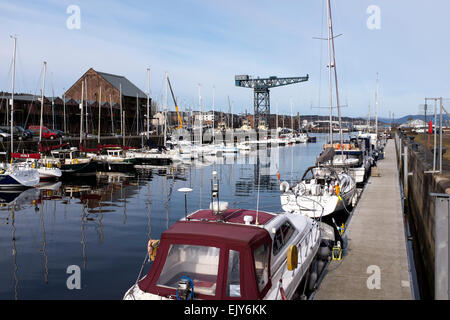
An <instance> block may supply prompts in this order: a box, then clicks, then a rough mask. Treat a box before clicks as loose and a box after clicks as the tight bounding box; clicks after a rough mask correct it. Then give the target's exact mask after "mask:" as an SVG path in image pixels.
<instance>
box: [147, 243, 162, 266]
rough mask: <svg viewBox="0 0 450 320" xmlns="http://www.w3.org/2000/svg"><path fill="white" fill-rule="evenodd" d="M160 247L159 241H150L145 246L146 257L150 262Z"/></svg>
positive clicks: (153, 259)
mask: <svg viewBox="0 0 450 320" xmlns="http://www.w3.org/2000/svg"><path fill="white" fill-rule="evenodd" d="M159 245H160V240H153V239H150V240H149V241H148V244H147V250H148V255H149V257H150V260H152V261H155V257H156V253H157V252H158V248H159Z"/></svg>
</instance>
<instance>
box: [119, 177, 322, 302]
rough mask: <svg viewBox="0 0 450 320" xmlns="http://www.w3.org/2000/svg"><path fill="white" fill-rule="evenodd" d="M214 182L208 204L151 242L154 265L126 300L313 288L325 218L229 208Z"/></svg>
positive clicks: (281, 295)
mask: <svg viewBox="0 0 450 320" xmlns="http://www.w3.org/2000/svg"><path fill="white" fill-rule="evenodd" d="M213 174H214V173H213ZM214 185H215V184H214V183H212V186H213V191H212V194H213V196H212V200H213V202H212V203H211V205H210V208H209V209H202V210H197V211H195V212H193V213H191V214H189V215H187V216H186V217H185V218H183V219H181V220H180V221H178V222H176V223H174V224H173V225H172V226H171V227H170V228H169V229H168V230H166V231H165V232H163V233H162V235H161V240H156V241H154V240H150V241H149V253H148V254H149V255H150V259H151V260H152V261H154V262H153V264H152V266H151V268H150V270H149V272H148V274H147V275H145V276H144V277H142V278H141V275H139V277H138V279H139V280H138V281H137V282H136V284H135V285H133V286H132V287H131V288H130V289H129V290H128V291H127V292H126V293H125V295H124V299H126V300H133V299H136V300H139V299H149V300H162V299H172V300H175V299H177V300H191V299H214V300H222V299H241V300H255V299H267V300H277V299H280V300H281V299H292V298H293V297H294V296H295V294H296V293H298V291H297V289H299V290H300V291H303V293H304V292H305V291H306V288H305V287H303V286H302V287H301V288H300V284H301V283H305V286H306V283H308V286H309V287H313V286H314V283H315V279H317V267H316V266H317V263H316V262H317V259H319V258H318V256H317V253H318V251H319V248H320V239H321V237H320V226H319V223H318V222H317V221H315V220H313V219H309V218H307V217H305V216H303V215H292V214H276V213H270V212H264V211H259V210H247V209H239V208H237V209H230V208H228V204H227V203H226V202H219V201H218V189H215V188H214ZM216 190H217V191H216ZM183 192H185V191H183ZM215 192H217V193H216V195H214V193H215ZM214 199H217V202H215V201H214ZM311 284H312V285H311Z"/></svg>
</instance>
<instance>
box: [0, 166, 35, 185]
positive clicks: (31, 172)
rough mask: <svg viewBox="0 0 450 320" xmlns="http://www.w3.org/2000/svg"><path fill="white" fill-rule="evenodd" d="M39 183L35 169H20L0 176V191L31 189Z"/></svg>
mask: <svg viewBox="0 0 450 320" xmlns="http://www.w3.org/2000/svg"><path fill="white" fill-rule="evenodd" d="M38 183H39V173H38V172H37V170H36V169H20V170H13V171H6V172H4V173H2V174H0V189H22V188H31V187H34V186H36V185H37V184H38Z"/></svg>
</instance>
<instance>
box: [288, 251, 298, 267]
mask: <svg viewBox="0 0 450 320" xmlns="http://www.w3.org/2000/svg"><path fill="white" fill-rule="evenodd" d="M297 266H298V250H297V246H294V245H290V246H289V248H288V251H287V269H288V270H289V271H292V270H294V269H296V268H297Z"/></svg>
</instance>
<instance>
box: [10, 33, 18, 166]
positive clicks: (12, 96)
mask: <svg viewBox="0 0 450 320" xmlns="http://www.w3.org/2000/svg"><path fill="white" fill-rule="evenodd" d="M12 38H13V39H14V53H13V61H12V80H11V82H12V86H11V87H12V88H11V159H12V153H13V151H14V134H13V133H14V131H13V129H14V128H13V126H14V89H15V86H14V85H15V80H16V47H17V37H16V36H12Z"/></svg>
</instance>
